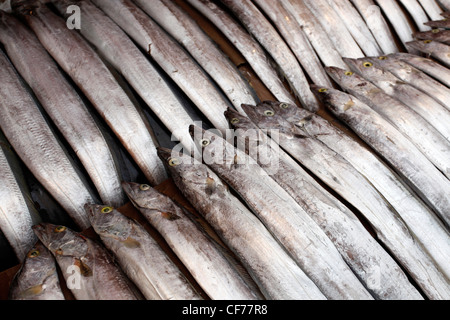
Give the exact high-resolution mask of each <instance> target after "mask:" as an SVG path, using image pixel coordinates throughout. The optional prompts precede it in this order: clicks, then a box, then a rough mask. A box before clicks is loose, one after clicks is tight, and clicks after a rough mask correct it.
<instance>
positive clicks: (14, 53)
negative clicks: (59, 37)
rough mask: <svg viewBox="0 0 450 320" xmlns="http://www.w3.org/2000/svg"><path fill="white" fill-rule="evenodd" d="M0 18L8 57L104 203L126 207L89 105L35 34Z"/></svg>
mask: <svg viewBox="0 0 450 320" xmlns="http://www.w3.org/2000/svg"><path fill="white" fill-rule="evenodd" d="M18 10H21V9H20V8H19V9H18ZM0 19H1V24H0V41H1V42H2V43H3V45H4V46H5V49H6V52H7V54H8V56H9V57H10V59H11V61H12V62H13V64H14V66H15V67H16V69H17V71H18V72H19V73H20V74H21V76H22V77H23V78H24V80H25V81H26V82H27V83H28V85H29V86H30V88H31V89H32V90H33V92H34V94H35V95H36V97H37V98H38V100H39V102H40V103H41V105H42V106H43V108H44V109H45V111H46V112H47V114H48V115H49V116H50V118H51V119H52V120H53V122H54V123H55V125H56V127H57V128H58V129H59V131H60V132H61V133H62V135H63V136H64V138H65V139H66V140H67V142H68V143H69V145H70V146H71V148H72V149H73V150H74V151H75V153H76V155H77V156H78V158H79V159H80V161H81V163H82V164H83V167H84V168H85V169H86V171H87V173H88V175H89V177H90V178H91V180H92V182H93V183H94V185H95V187H96V189H97V191H98V193H99V194H100V197H101V199H102V201H104V202H105V203H108V204H109V203H111V204H114V205H118V206H120V205H123V204H124V203H125V194H124V192H123V190H122V188H121V186H120V177H119V173H118V170H117V166H116V163H115V162H114V158H113V155H112V153H111V150H110V146H109V145H108V144H107V141H106V139H105V136H104V135H103V133H102V132H101V130H100V128H99V127H98V125H97V123H96V122H95V121H94V119H93V117H92V115H91V113H90V112H89V111H88V109H87V106H86V105H85V104H84V102H83V100H82V99H81V97H80V96H79V95H78V93H77V92H76V91H75V89H74V88H73V86H72V85H71V84H70V83H69V82H68V81H67V80H66V78H65V77H64V75H63V74H62V73H61V71H60V69H59V68H58V65H57V64H56V63H55V61H54V60H53V59H52V57H51V56H50V55H49V54H48V52H47V51H46V50H45V48H44V47H43V46H42V45H41V43H40V42H39V40H38V39H37V37H36V36H35V35H34V34H33V32H32V31H30V30H29V29H28V28H27V27H26V26H25V25H24V24H22V23H21V22H20V21H19V20H18V19H16V18H14V17H13V16H12V15H8V14H4V13H3V14H1V18H0ZM24 47H26V48H27V50H23V48H24ZM43 65H45V68H43V67H42V66H43Z"/></svg>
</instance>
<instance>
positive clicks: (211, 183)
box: [205, 176, 216, 196]
mask: <svg viewBox="0 0 450 320" xmlns="http://www.w3.org/2000/svg"><path fill="white" fill-rule="evenodd" d="M215 191H216V181H215V180H214V179H213V178H211V177H209V176H208V177H207V178H206V190H205V193H206V194H207V195H208V196H210V195H212V194H213V193H214V192H215Z"/></svg>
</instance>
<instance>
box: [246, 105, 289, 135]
mask: <svg viewBox="0 0 450 320" xmlns="http://www.w3.org/2000/svg"><path fill="white" fill-rule="evenodd" d="M242 108H243V109H244V112H245V113H246V114H247V116H248V117H249V119H250V120H251V121H252V122H253V123H255V124H256V125H257V126H258V127H259V128H260V129H263V130H270V129H278V127H279V126H280V125H283V124H286V120H285V119H284V118H283V117H282V116H281V115H280V114H278V113H277V111H276V110H275V109H274V108H273V102H269V101H266V102H262V103H259V104H257V105H256V106H252V105H243V106H242Z"/></svg>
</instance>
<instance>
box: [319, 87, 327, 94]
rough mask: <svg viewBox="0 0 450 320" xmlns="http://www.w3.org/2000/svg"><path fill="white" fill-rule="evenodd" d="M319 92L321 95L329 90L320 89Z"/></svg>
mask: <svg viewBox="0 0 450 320" xmlns="http://www.w3.org/2000/svg"><path fill="white" fill-rule="evenodd" d="M318 91H319V92H320V93H324V92H327V91H328V89H327V88H320V89H319V90H318Z"/></svg>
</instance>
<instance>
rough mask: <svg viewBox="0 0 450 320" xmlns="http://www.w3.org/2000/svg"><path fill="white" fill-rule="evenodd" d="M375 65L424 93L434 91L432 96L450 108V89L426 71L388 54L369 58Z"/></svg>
mask: <svg viewBox="0 0 450 320" xmlns="http://www.w3.org/2000/svg"><path fill="white" fill-rule="evenodd" d="M368 60H370V62H372V63H373V64H374V65H375V66H377V67H379V68H381V69H384V70H387V71H389V72H391V73H392V74H393V75H395V76H396V77H397V78H399V79H400V80H402V81H405V82H407V83H408V84H410V85H412V86H414V87H415V88H417V89H419V90H421V91H422V92H424V93H432V94H431V97H432V98H434V99H435V100H437V101H439V102H440V103H441V104H442V105H443V106H444V107H446V108H447V110H450V89H449V88H448V87H446V86H445V85H443V84H441V83H440V82H439V81H437V80H435V79H433V78H432V77H430V76H428V75H427V74H426V73H425V72H423V71H421V70H420V69H417V68H415V67H413V66H412V65H410V64H408V63H407V62H404V61H402V60H400V59H396V58H393V57H388V56H379V57H370V58H368Z"/></svg>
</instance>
